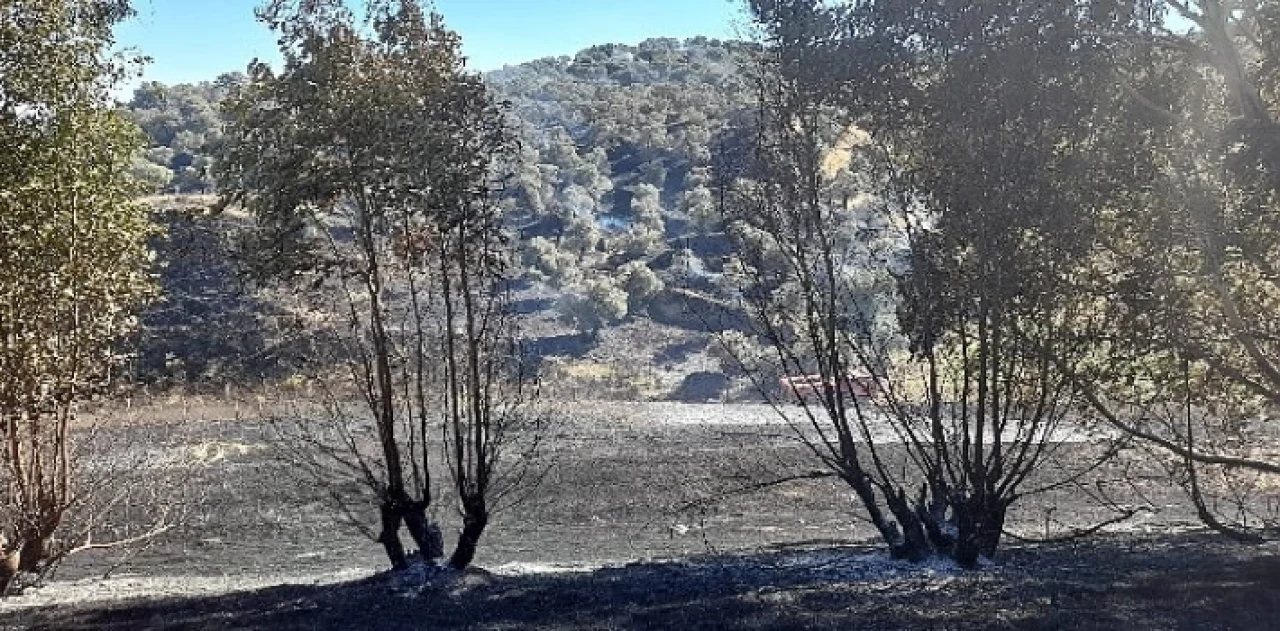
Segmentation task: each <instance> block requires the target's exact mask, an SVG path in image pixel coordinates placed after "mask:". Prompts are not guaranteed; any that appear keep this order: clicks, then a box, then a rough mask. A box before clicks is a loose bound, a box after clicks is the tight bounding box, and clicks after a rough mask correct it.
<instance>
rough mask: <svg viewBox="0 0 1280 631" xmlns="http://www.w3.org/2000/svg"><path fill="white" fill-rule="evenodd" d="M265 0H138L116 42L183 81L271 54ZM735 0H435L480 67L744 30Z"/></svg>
mask: <svg viewBox="0 0 1280 631" xmlns="http://www.w3.org/2000/svg"><path fill="white" fill-rule="evenodd" d="M260 3H261V0H134V8H135V9H136V10H137V12H138V16H137V17H135V18H134V19H132V20H130V21H129V22H128V23H126V24H123V25H121V26H120V27H119V28H118V30H117V31H116V39H117V43H118V44H119V45H120V46H121V47H127V48H131V49H135V50H137V51H138V52H141V53H142V54H144V55H147V56H149V57H151V58H152V59H153V61H152V63H151V64H150V65H149V66H148V67H147V68H146V69H145V70H144V74H143V80H149V81H150V80H154V81H162V82H164V83H188V82H194V81H202V80H208V79H213V78H214V77H216V76H217V75H218V74H221V73H223V72H229V71H234V70H244V68H245V66H246V65H247V64H248V62H249V61H250V60H251V59H253V58H254V57H260V58H262V59H266V60H274V59H277V58H278V56H277V55H276V53H275V49H276V46H275V38H274V37H273V36H272V34H271V32H270V31H268V30H267V29H266V27H264V26H263V25H261V24H259V23H258V22H256V21H255V20H254V17H253V9H254V7H256V6H258V5H259V4H260ZM743 4H744V3H742V2H741V0H435V5H436V8H437V9H438V10H439V11H440V12H441V13H443V14H444V17H445V23H446V24H447V25H449V27H450V28H453V29H454V30H456V31H458V32H459V33H460V34H461V35H462V39H463V51H464V53H465V54H466V55H467V56H468V58H469V59H470V66H471V67H472V68H474V69H476V70H492V69H495V68H501V67H502V66H503V65H505V64H513V63H520V62H524V61H529V60H531V59H537V58H540V57H549V56H557V55H568V54H572V53H574V52H577V51H578V50H581V49H582V48H586V47H587V46H591V45H593V44H605V43H635V42H639V41H640V40H643V39H646V38H649V37H676V38H685V37H693V36H695V35H705V36H707V37H715V38H720V39H729V38H733V37H735V36H736V35H737V34H739V33H740V32H741V27H742V25H743V17H742V15H743V14H742V10H741V8H740V7H741V6H742V5H743Z"/></svg>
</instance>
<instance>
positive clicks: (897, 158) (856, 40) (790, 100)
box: [736, 0, 1153, 565]
mask: <svg viewBox="0 0 1280 631" xmlns="http://www.w3.org/2000/svg"><path fill="white" fill-rule="evenodd" d="M751 5H752V9H753V11H754V13H755V16H756V18H757V20H758V22H759V23H760V24H761V25H762V26H763V28H764V31H765V33H767V36H768V42H769V44H770V45H771V46H770V56H769V60H770V62H771V63H770V65H769V66H767V67H766V68H765V73H764V81H763V82H762V89H761V103H762V107H761V113H760V116H759V120H760V128H761V130H762V131H761V133H760V134H759V137H760V142H759V144H758V148H757V157H756V161H755V167H754V173H752V174H750V176H751V178H752V179H753V180H754V182H751V183H749V185H746V186H742V187H740V189H741V193H740V194H739V196H738V197H737V202H736V205H737V207H738V208H737V215H736V216H737V217H739V218H741V220H742V221H745V222H747V223H748V224H751V225H752V226H753V228H754V229H753V230H749V231H745V234H748V235H752V236H754V237H755V238H756V240H757V242H760V243H761V245H762V246H764V247H761V248H759V251H760V254H759V255H757V256H753V255H752V250H750V249H745V248H744V249H743V250H742V253H741V254H742V255H743V257H744V259H743V260H744V262H745V263H746V264H747V266H748V268H749V269H750V270H751V271H752V274H751V275H750V277H751V278H753V279H754V280H755V283H754V284H753V286H750V287H747V288H745V290H744V293H745V297H746V298H747V300H748V301H749V302H750V303H751V304H752V305H753V308H754V311H755V315H756V318H755V319H756V321H757V322H758V323H759V326H760V327H761V329H762V335H763V337H764V338H765V339H766V341H767V342H769V343H770V345H772V346H773V347H774V348H775V349H776V351H777V355H778V358H779V361H780V363H781V364H782V365H783V366H784V367H785V368H786V369H787V371H788V372H791V373H792V374H796V373H799V374H815V375H818V376H819V378H818V379H819V381H820V383H821V384H830V385H829V386H821V387H820V388H819V390H821V392H820V393H819V394H818V396H817V397H816V398H817V403H816V404H814V405H811V404H810V403H809V402H808V401H805V400H803V399H802V400H801V401H800V403H802V407H803V409H804V410H805V418H806V419H807V422H806V423H805V426H806V429H810V430H811V431H813V432H816V434H817V435H818V436H819V439H818V440H813V441H812V442H811V443H810V444H811V446H812V448H813V450H814V452H815V456H816V457H817V458H819V459H820V460H821V461H822V462H824V463H826V464H827V465H828V466H829V467H830V468H831V469H832V470H833V472H834V473H835V475H836V476H838V477H839V478H841V479H842V480H844V481H845V482H847V483H848V484H849V485H850V487H851V488H852V489H853V490H854V492H855V495H856V496H857V497H858V499H859V501H860V503H861V505H862V508H863V509H864V510H865V511H866V512H867V514H868V516H869V518H870V520H871V522H872V523H873V524H874V525H875V526H876V528H877V529H878V530H879V532H880V534H881V535H882V537H883V538H884V540H885V542H886V543H887V544H888V546H889V547H890V549H891V551H892V552H893V553H894V554H895V555H898V556H902V557H906V558H915V559H918V558H922V557H925V556H929V555H933V554H940V555H946V556H950V557H953V558H955V559H956V560H957V561H959V562H960V563H961V564H965V565H970V564H973V563H974V562H976V560H977V559H978V557H979V556H981V555H991V554H993V553H994V552H995V551H996V549H997V548H998V545H999V542H1000V539H1001V536H1002V532H1003V529H1004V523H1005V519H1006V516H1007V513H1008V510H1009V508H1010V507H1011V506H1012V505H1013V504H1014V503H1015V502H1016V501H1017V500H1018V499H1019V498H1021V497H1023V495H1024V494H1025V489H1024V488H1023V483H1024V482H1025V481H1026V480H1027V479H1028V477H1029V476H1031V474H1032V473H1033V472H1037V473H1041V472H1044V471H1045V469H1046V467H1048V466H1049V465H1054V464H1056V465H1057V466H1055V467H1054V469H1055V471H1057V470H1059V467H1061V473H1060V475H1061V478H1060V481H1059V482H1057V483H1058V484H1069V483H1071V481H1072V480H1074V479H1076V478H1077V476H1079V475H1080V474H1081V473H1082V472H1084V471H1087V470H1088V469H1089V466H1088V463H1080V464H1081V466H1080V467H1076V466H1071V465H1069V464H1067V463H1063V462H1058V463H1055V454H1056V452H1057V450H1058V449H1059V448H1060V446H1059V445H1058V444H1057V442H1056V439H1054V438H1053V435H1054V432H1055V431H1057V429H1058V428H1060V427H1062V426H1063V424H1064V422H1065V421H1066V419H1067V418H1068V413H1069V412H1070V411H1071V410H1072V409H1073V408H1074V407H1076V402H1077V400H1076V398H1075V396H1076V391H1075V388H1074V386H1073V378H1072V377H1071V375H1070V374H1069V373H1068V372H1067V371H1065V370H1063V369H1062V366H1063V365H1071V364H1074V363H1075V362H1078V361H1081V360H1082V358H1083V357H1084V352H1085V351H1084V350H1083V349H1082V347H1081V346H1080V345H1079V344H1078V342H1077V340H1075V339H1073V337H1072V336H1071V335H1070V332H1071V330H1072V324H1073V322H1074V321H1073V317H1074V314H1075V313H1076V310H1077V309H1078V308H1079V307H1080V303H1079V302H1078V300H1077V299H1078V297H1079V295H1078V294H1077V293H1076V292H1074V291H1072V287H1073V281H1074V279H1075V274H1076V273H1077V272H1078V270H1080V269H1081V267H1082V266H1086V265H1087V264H1088V262H1089V260H1090V259H1089V257H1088V254H1089V250H1090V246H1091V244H1092V243H1093V239H1094V237H1095V234H1096V233H1095V232H1094V230H1095V227H1096V224H1095V223H1093V222H1092V221H1090V219H1091V216H1090V213H1091V212H1096V211H1097V210H1098V209H1100V208H1103V207H1105V205H1106V204H1108V203H1110V201H1111V200H1112V197H1111V196H1110V194H1111V192H1112V188H1113V181H1112V180H1111V179H1110V177H1109V176H1110V174H1112V173H1113V171H1110V170H1103V169H1099V168H1095V167H1096V166H1105V167H1108V169H1110V168H1113V167H1114V166H1115V165H1113V164H1107V163H1101V164H1099V163H1098V162H1097V161H1099V160H1105V159H1108V158H1112V157H1115V156H1117V155H1120V154H1119V153H1118V152H1112V151H1110V149H1111V148H1114V147H1121V146H1125V145H1126V144H1127V143H1133V142H1138V141H1140V139H1142V138H1143V133H1142V130H1141V129H1137V128H1135V127H1134V126H1132V125H1129V124H1127V123H1128V121H1129V120H1130V119H1129V118H1128V117H1126V116H1124V113H1125V112H1126V109H1125V108H1126V102H1125V100H1124V97H1123V96H1121V95H1120V94H1118V93H1116V92H1108V91H1099V90H1096V89H1094V86H1096V85H1097V84H1098V83H1099V82H1100V81H1105V80H1107V79H1108V78H1110V77H1111V72H1112V70H1113V68H1114V64H1115V61H1116V59H1117V58H1123V57H1124V56H1125V55H1128V54H1130V51H1129V50H1127V49H1124V48H1118V49H1108V48H1105V47H1100V46H1098V45H1096V41H1095V40H1094V39H1093V38H1094V35H1093V34H1094V33H1096V32H1099V31H1119V30H1126V29H1131V30H1138V29H1141V28H1143V27H1145V26H1147V25H1149V24H1150V22H1151V20H1152V19H1153V18H1152V16H1151V13H1150V12H1149V11H1147V10H1146V9H1147V7H1143V6H1125V7H1118V6H1115V5H1114V3H1109V2H1098V3H1084V6H1083V7H1082V6H1079V5H1078V3H1060V2H1049V1H1046V2H990V3H983V4H981V5H974V4H973V3H969V2H954V3H953V2H938V3H906V4H903V3H895V2H879V1H875V0H867V1H865V2H849V3H842V4H837V5H827V4H826V3H823V2H820V1H817V0H791V1H784V0H779V1H773V0H757V1H755V2H752V3H751ZM1046 77H1051V80H1046ZM851 124H857V125H858V126H860V127H861V128H862V129H865V130H866V131H868V132H870V136H869V138H870V139H874V141H873V142H869V141H868V140H863V139H865V138H867V136H866V135H864V134H862V133H852V132H853V130H852V128H851V127H850V125H851ZM1113 143H1114V144H1113ZM858 145H862V148H861V149H859V150H857V151H853V152H851V151H849V149H850V148H857V146H858ZM1130 146H1131V147H1132V146H1141V144H1140V143H1139V144H1138V145H1130ZM859 156H861V157H860V158H859ZM850 157H853V158H859V159H860V160H863V161H864V162H863V164H864V166H863V167H861V168H860V169H857V170H855V173H856V172H857V171H859V170H860V171H862V172H864V173H866V174H868V175H869V176H870V178H869V179H868V180H866V181H865V182H864V184H863V185H862V187H861V192H862V193H864V194H867V195H870V196H871V199H872V200H873V202H872V203H871V204H870V206H869V208H867V209H868V210H870V211H871V214H870V215H867V214H866V213H865V212H858V211H859V208H860V207H866V206H867V204H866V203H865V202H863V203H856V202H857V199H858V197H859V196H858V195H856V194H857V193H859V190H858V187H857V186H851V185H852V184H856V180H852V181H850V180H848V178H846V177H842V176H841V175H840V173H839V172H840V171H841V170H842V169H841V168H840V163H841V162H844V161H845V160H846V159H848V158H850ZM1126 165H1127V166H1135V165H1134V164H1133V163H1132V162H1130V163H1126ZM1137 166H1140V164H1139V165H1137ZM851 193H853V194H854V195H851ZM886 230H888V231H889V234H890V235H893V236H892V238H891V239H889V240H888V242H887V244H888V245H889V246H890V247H889V248H888V249H887V250H881V249H880V248H871V249H868V248H867V247H866V245H867V244H868V236H872V235H875V234H876V233H883V232H884V231H886ZM895 243H896V244H898V246H897V247H893V246H894V244H895ZM899 248H901V250H900V251H899ZM877 252H879V254H878V255H876V254H877ZM868 255H875V256H868ZM769 257H772V258H774V259H777V258H781V259H782V260H783V264H782V265H780V266H776V265H771V264H770V262H769ZM886 272H891V273H892V276H891V280H892V283H889V284H887V286H888V287H891V288H892V294H890V295H891V297H892V300H893V302H892V303H890V304H892V305H894V306H896V307H897V317H896V318H894V319H893V321H891V322H890V323H891V324H893V325H894V326H892V327H891V328H888V329H887V330H886V329H885V327H884V324H886V323H887V322H886V321H885V319H884V318H882V317H880V314H882V313H884V311H885V309H884V308H883V307H884V306H886V305H885V303H884V302H883V301H882V300H879V299H876V298H875V296H876V294H877V293H881V292H877V291H874V288H875V287H876V286H877V285H880V286H882V287H884V286H885V282H884V281H885V280H889V279H886V278H885V273H886ZM868 290H871V291H868ZM895 349H902V350H904V351H906V352H905V353H903V352H895ZM858 373H861V375H860V376H859V375H858ZM867 380H871V381H872V382H873V383H874V384H875V385H874V387H872V388H871V389H870V391H869V392H868V391H867V388H868V387H867V386H866V385H865V383H866V381H867ZM859 391H861V394H859ZM815 408H816V410H815ZM881 419H887V422H888V424H889V427H890V429H889V431H890V433H891V434H893V435H894V436H896V437H898V438H899V439H900V440H901V441H902V443H903V444H904V446H903V448H904V449H905V450H906V452H907V453H908V454H909V456H908V459H909V461H910V463H911V469H914V474H906V475H904V474H903V473H902V472H901V471H899V470H896V469H895V468H894V467H890V466H886V464H885V463H886V458H887V457H888V456H887V454H886V453H885V452H884V449H883V448H882V447H881V446H880V445H879V444H878V441H877V439H876V432H877V431H883V430H878V429H877V428H878V427H882V425H879V424H880V423H883V422H886V421H883V420H881ZM1107 455H1108V454H1106V453H1103V454H1102V457H1106V456H1107Z"/></svg>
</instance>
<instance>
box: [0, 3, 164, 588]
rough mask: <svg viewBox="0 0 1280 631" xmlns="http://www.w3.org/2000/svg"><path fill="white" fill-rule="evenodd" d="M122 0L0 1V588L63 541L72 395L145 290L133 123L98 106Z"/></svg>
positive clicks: (96, 375) (72, 481)
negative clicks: (132, 173) (60, 538)
mask: <svg viewBox="0 0 1280 631" xmlns="http://www.w3.org/2000/svg"><path fill="white" fill-rule="evenodd" d="M129 13H130V9H129V4H128V2H125V1H123V0H119V1H102V0H93V1H91V0H53V1H48V0H39V1H35V0H30V1H29V0H19V1H18V2H14V3H8V5H6V7H5V8H4V10H3V11H0V217H3V220H0V444H2V445H3V447H0V472H2V474H3V477H2V478H0V539H2V541H0V545H2V546H3V550H2V553H3V555H4V558H5V562H4V563H3V564H0V591H6V590H7V589H8V588H9V586H10V585H11V583H12V580H13V579H14V577H15V574H16V573H17V572H37V571H40V570H41V569H42V568H43V567H44V566H45V565H46V564H48V563H50V562H52V561H54V560H56V559H57V558H59V557H60V556H61V555H63V554H65V553H66V552H67V551H68V550H69V548H70V546H71V545H74V544H76V543H78V542H69V541H62V542H56V541H55V533H57V532H59V530H60V528H61V527H62V526H63V525H64V524H66V523H67V522H68V520H69V519H70V518H71V515H72V513H74V512H75V511H82V510H84V509H85V508H86V507H87V506H88V505H89V504H91V502H90V498H89V496H88V494H89V493H91V492H92V491H91V489H86V488H81V487H80V486H79V485H78V484H77V483H78V482H79V481H80V474H79V472H78V467H77V462H76V453H77V450H76V441H77V437H76V436H75V435H74V433H73V432H72V429H71V425H72V420H73V419H74V418H75V414H76V407H77V405H78V404H79V403H81V402H82V401H84V400H85V399H86V398H87V397H89V396H91V395H93V394H95V393H98V392H100V391H101V390H102V389H103V387H104V386H105V385H106V384H107V383H108V381H109V379H110V377H111V374H112V369H113V368H114V367H115V366H117V365H118V364H119V362H120V360H121V358H122V356H121V351H120V346H121V342H122V341H123V339H124V336H126V335H127V334H128V333H129V332H130V331H131V330H132V329H133V327H134V324H135V319H134V315H135V313H136V312H137V309H138V308H139V307H140V306H141V305H142V303H143V302H144V301H145V300H146V298H147V297H148V295H149V294H150V292H151V290H152V285H151V282H150V279H149V277H148V274H147V271H148V268H149V266H150V260H149V250H148V247H147V239H148V237H149V236H150V235H151V234H152V233H153V231H154V226H153V225H152V223H151V221H150V218H149V214H148V211H147V209H146V208H145V207H143V206H142V205H141V204H139V203H137V202H136V201H135V199H134V197H135V195H136V194H137V193H138V192H139V187H138V186H137V185H136V184H135V182H134V181H133V179H132V177H131V176H130V171H131V169H132V167H133V163H132V159H133V156H134V155H135V152H136V151H137V150H138V149H139V147H140V145H141V137H140V136H139V134H138V133H137V130H136V128H134V126H133V125H132V124H131V123H129V122H128V121H127V120H125V119H124V118H122V117H121V116H120V115H119V114H118V113H117V112H115V111H113V110H112V108H110V107H109V106H108V102H109V101H108V94H109V90H110V89H111V87H112V86H113V85H114V84H115V82H116V80H117V79H119V78H120V76H121V72H122V71H123V70H122V67H121V65H120V64H119V61H120V60H119V59H117V58H116V57H114V56H113V55H112V54H111V52H110V50H111V46H112V39H111V31H112V28H113V26H114V25H115V24H116V23H118V22H119V21H120V20H122V19H124V18H125V17H126V16H128V15H129Z"/></svg>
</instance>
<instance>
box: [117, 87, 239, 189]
mask: <svg viewBox="0 0 1280 631" xmlns="http://www.w3.org/2000/svg"><path fill="white" fill-rule="evenodd" d="M245 81H247V77H245V75H244V74H242V73H238V72H235V73H227V74H223V75H221V76H219V77H218V78H217V79H215V80H213V81H201V82H199V83H195V84H186V83H181V84H177V85H173V86H167V85H164V84H162V83H159V82H155V81H148V82H145V83H143V84H142V85H141V86H139V87H138V88H137V89H136V90H135V91H134V94H133V98H132V99H131V100H130V101H129V103H127V104H125V106H124V109H125V112H126V113H127V115H128V116H129V118H130V119H132V120H133V121H134V122H136V123H137V124H138V126H139V127H141V128H142V131H143V133H145V134H146V136H147V140H148V145H149V146H150V147H151V148H150V150H148V151H147V153H146V159H147V160H148V161H149V162H151V163H152V164H154V165H155V166H158V167H161V168H164V169H167V170H168V171H169V173H170V175H169V178H168V180H167V181H166V182H165V183H164V185H163V188H164V189H167V190H172V191H177V192H193V191H206V190H209V189H212V188H213V179H212V174H211V173H210V170H211V166H212V165H211V160H210V156H211V155H212V153H214V151H216V149H217V145H218V142H219V141H220V139H221V137H222V124H223V121H222V117H221V115H220V113H219V108H220V107H221V104H222V102H223V101H224V100H226V99H227V98H228V97H230V96H231V95H232V94H233V93H234V92H235V91H236V90H237V89H239V88H240V86H242V85H243V84H244V83H245ZM148 171H149V172H148V173H147V176H148V179H149V180H154V179H155V178H156V176H157V175H158V171H156V170H155V169H149V170H148Z"/></svg>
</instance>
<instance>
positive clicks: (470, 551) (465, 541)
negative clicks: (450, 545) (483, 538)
mask: <svg viewBox="0 0 1280 631" xmlns="http://www.w3.org/2000/svg"><path fill="white" fill-rule="evenodd" d="M464 510H465V514H464V515H463V517H462V534H460V535H459V536H458V545H457V546H456V547H455V548H454V549H453V555H452V556H450V557H449V565H450V566H451V567H453V568H455V569H459V570H461V569H464V568H466V567H467V566H468V565H471V561H472V560H473V559H475V557H476V549H477V548H478V547H479V545H480V535H483V534H484V529H485V526H488V525H489V511H488V510H487V509H486V508H485V507H484V506H473V507H468V508H466V509H464Z"/></svg>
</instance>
